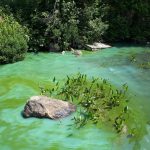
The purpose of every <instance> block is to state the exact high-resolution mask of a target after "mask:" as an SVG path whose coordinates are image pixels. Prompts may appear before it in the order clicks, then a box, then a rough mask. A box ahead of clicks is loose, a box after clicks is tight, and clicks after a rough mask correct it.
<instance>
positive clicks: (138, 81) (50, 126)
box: [0, 46, 150, 150]
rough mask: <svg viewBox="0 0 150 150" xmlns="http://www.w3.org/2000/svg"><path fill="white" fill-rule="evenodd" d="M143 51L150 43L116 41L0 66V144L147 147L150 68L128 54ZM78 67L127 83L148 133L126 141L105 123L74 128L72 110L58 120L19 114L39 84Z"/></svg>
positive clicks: (37, 149)
mask: <svg viewBox="0 0 150 150" xmlns="http://www.w3.org/2000/svg"><path fill="white" fill-rule="evenodd" d="M144 52H150V48H148V47H140V46H116V47H112V48H110V49H105V50H102V51H97V52H84V54H83V56H81V57H75V56H74V55H72V54H71V53H69V52H67V53H66V54H65V55H62V54H59V53H39V54H36V55H35V54H32V53H31V54H27V57H26V59H25V60H24V61H20V62H17V63H14V64H8V65H3V66H0V150H68V149H70V150H72V149H76V150H132V149H135V150H138V149H140V150H149V147H150V125H149V124H150V117H149V114H150V108H149V107H150V69H142V68H140V67H139V66H138V65H136V64H135V63H132V62H131V61H130V60H129V57H130V56H131V55H133V54H140V53H141V54H143V53H144ZM142 59H144V58H142ZM78 72H80V73H84V74H87V75H88V76H89V77H91V76H94V77H102V78H105V79H108V80H109V82H110V83H112V84H113V85H115V86H117V87H120V86H121V85H122V84H124V83H127V85H128V86H129V93H130V94H131V97H133V98H132V101H131V103H132V104H133V107H136V108H137V110H139V111H140V112H141V116H142V117H141V116H139V117H140V122H141V123H142V122H144V121H146V122H147V124H145V127H146V130H147V133H146V134H145V135H144V136H142V138H141V139H140V140H138V141H134V142H130V139H129V138H127V137H126V136H120V135H118V134H117V133H116V132H115V131H114V130H111V129H110V128H107V127H105V128H104V127H97V126H94V125H87V126H85V127H83V128H81V129H75V128H73V127H71V126H70V124H72V123H73V121H72V120H71V119H72V118H73V115H74V114H72V115H71V116H69V117H67V118H65V119H62V120H59V121H52V120H49V119H36V118H29V119H24V118H22V116H21V111H22V110H23V107H24V104H25V103H26V100H27V99H28V98H29V97H30V96H33V95H39V94H40V90H39V86H41V85H45V84H48V83H49V82H50V81H52V79H53V77H54V76H55V77H56V79H57V80H60V81H62V82H63V80H64V79H65V77H66V75H74V74H76V73H78ZM141 130H142V129H141Z"/></svg>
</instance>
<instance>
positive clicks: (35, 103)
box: [23, 96, 76, 119]
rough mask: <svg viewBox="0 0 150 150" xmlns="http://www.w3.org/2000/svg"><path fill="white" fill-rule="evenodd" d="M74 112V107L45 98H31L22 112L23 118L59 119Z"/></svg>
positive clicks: (67, 103)
mask: <svg viewBox="0 0 150 150" xmlns="http://www.w3.org/2000/svg"><path fill="white" fill-rule="evenodd" d="M75 111H76V107H75V105H73V104H71V103H69V102H66V101H62V100H58V99H52V98H49V97H47V96H33V97H31V98H30V99H29V100H28V101H27V103H26V105H25V107H24V110H23V116H24V117H37V118H50V119H59V118H63V117H66V116H68V115H70V114H71V113H72V112H75Z"/></svg>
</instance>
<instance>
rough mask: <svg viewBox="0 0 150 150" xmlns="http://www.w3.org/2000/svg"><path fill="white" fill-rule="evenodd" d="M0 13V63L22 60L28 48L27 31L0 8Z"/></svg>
mask: <svg viewBox="0 0 150 150" xmlns="http://www.w3.org/2000/svg"><path fill="white" fill-rule="evenodd" d="M0 14H1V16H0V18H1V19H0V64H6V63H12V62H16V61H19V60H22V59H23V58H24V57H25V53H26V51H27V48H28V46H27V41H28V36H27V31H26V29H25V28H24V27H22V26H21V25H20V24H19V23H18V22H16V21H15V20H14V18H13V16H10V15H9V16H8V15H5V14H4V13H3V11H2V9H1V8H0Z"/></svg>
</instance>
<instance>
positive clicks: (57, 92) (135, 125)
mask: <svg viewBox="0 0 150 150" xmlns="http://www.w3.org/2000/svg"><path fill="white" fill-rule="evenodd" d="M40 89H41V94H42V95H47V96H50V97H53V98H58V99H62V100H65V101H70V102H72V103H74V104H76V105H77V106H78V112H77V113H76V116H75V117H74V118H73V120H74V124H75V125H76V127H77V128H81V127H83V126H85V125H86V124H88V123H92V124H97V125H99V124H106V125H107V126H112V127H113V129H115V130H116V132H117V133H119V134H125V135H127V136H128V137H134V138H135V139H140V137H142V136H143V135H144V134H145V122H144V121H143V123H141V122H140V119H141V116H142V113H141V114H139V113H138V112H137V111H136V110H134V109H133V108H132V107H131V105H130V101H129V99H130V97H129V93H128V92H127V90H128V86H127V85H126V84H124V85H122V87H121V89H117V88H115V87H113V86H112V85H111V84H110V83H109V82H108V81H107V80H106V79H99V78H92V79H89V78H87V76H86V75H84V74H78V75H76V76H72V77H69V76H67V79H66V80H65V81H64V83H63V84H61V83H59V82H58V81H56V79H55V77H54V79H53V82H52V83H50V85H48V86H45V87H40Z"/></svg>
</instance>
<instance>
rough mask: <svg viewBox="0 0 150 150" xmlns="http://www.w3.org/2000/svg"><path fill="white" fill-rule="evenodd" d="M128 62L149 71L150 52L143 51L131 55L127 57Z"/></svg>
mask: <svg viewBox="0 0 150 150" xmlns="http://www.w3.org/2000/svg"><path fill="white" fill-rule="evenodd" d="M129 60H130V62H132V63H133V64H134V65H136V66H138V67H140V68H143V69H150V52H148V51H144V52H142V53H139V54H133V55H132V56H130V57H129Z"/></svg>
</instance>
